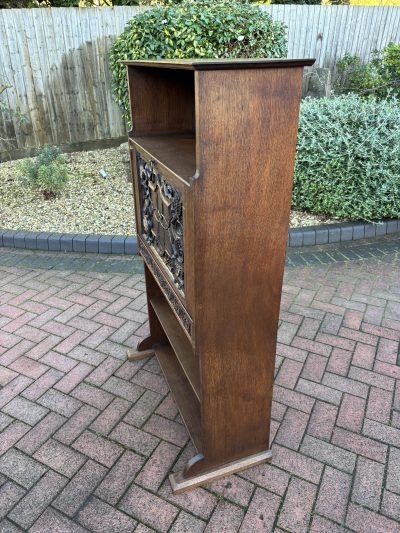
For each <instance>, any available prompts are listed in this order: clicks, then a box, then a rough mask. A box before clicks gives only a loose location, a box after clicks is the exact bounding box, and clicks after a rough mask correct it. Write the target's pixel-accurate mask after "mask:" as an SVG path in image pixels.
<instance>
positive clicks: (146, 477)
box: [135, 442, 180, 492]
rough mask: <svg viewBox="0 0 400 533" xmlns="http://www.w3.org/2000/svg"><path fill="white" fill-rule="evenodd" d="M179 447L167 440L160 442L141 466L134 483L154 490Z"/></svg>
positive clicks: (169, 466) (173, 459)
mask: <svg viewBox="0 0 400 533" xmlns="http://www.w3.org/2000/svg"><path fill="white" fill-rule="evenodd" d="M179 452H180V449H179V448H178V447H177V446H174V445H172V444H170V443H168V442H160V444H159V445H158V447H157V448H156V449H155V450H154V452H153V454H152V455H151V457H150V458H149V460H148V461H147V463H146V464H145V465H144V467H143V468H142V470H141V472H140V473H139V474H138V476H137V477H136V479H135V483H137V484H138V485H141V486H142V487H144V488H146V489H149V490H152V491H153V492H156V491H157V490H158V488H159V487H160V485H161V483H162V482H163V480H164V478H165V477H166V475H167V473H168V472H169V470H170V468H171V466H172V464H173V463H174V461H175V459H176V457H177V456H178V454H179Z"/></svg>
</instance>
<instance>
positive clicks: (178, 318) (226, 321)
mask: <svg viewBox="0 0 400 533" xmlns="http://www.w3.org/2000/svg"><path fill="white" fill-rule="evenodd" d="M312 63H313V60H284V59H282V60H177V61H126V62H125V64H126V66H127V70H128V82H129V95H130V103H131V114H132V130H131V131H130V133H129V145H130V153H131V163H132V173H133V187H134V197H135V209H136V224H137V234H138V245H139V250H140V254H141V255H142V257H143V259H144V263H145V278H146V286H147V299H148V312H149V322H150V336H149V337H148V338H146V339H144V340H143V341H142V342H141V343H140V344H139V346H138V347H137V350H136V351H133V350H131V351H130V354H129V358H130V359H131V360H133V359H138V358H142V357H146V356H148V355H150V354H153V353H154V352H155V354H156V355H157V359H158V361H159V363H160V366H161V368H162V371H163V373H164V375H165V378H166V380H167V382H168V384H169V386H170V388H171V391H172V394H173V396H174V398H175V401H176V403H177V405H178V407H179V410H180V413H181V416H182V419H183V420H184V423H185V425H186V427H187V430H188V432H189V435H190V437H191V439H192V442H193V444H194V446H195V448H196V450H197V452H198V453H197V455H196V456H195V457H193V459H192V460H190V461H189V462H188V464H187V466H186V468H185V469H184V471H183V472H180V473H178V474H173V475H171V476H170V480H171V483H172V488H173V490H174V492H181V491H183V490H186V489H188V488H191V487H194V486H197V485H199V484H202V483H205V482H207V481H210V480H212V479H217V478H219V477H222V476H224V475H227V474H230V473H232V472H237V471H239V470H242V469H244V468H247V467H249V466H253V465H255V464H258V463H261V462H263V461H266V460H268V459H269V458H270V457H271V452H270V449H269V431H270V416H271V398H272V386H273V376H274V363H275V348H276V337H277V327H278V315H279V306H280V298H281V289H282V278H283V268H284V260H285V252H286V240H287V232H288V220H289V210H290V199H291V189H292V175H293V166H294V158H295V148H296V137H297V124H298V111H299V101H300V93H301V86H302V76H303V67H304V66H308V65H312Z"/></svg>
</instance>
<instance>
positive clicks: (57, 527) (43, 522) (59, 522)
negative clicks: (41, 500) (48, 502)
mask: <svg viewBox="0 0 400 533" xmlns="http://www.w3.org/2000/svg"><path fill="white" fill-rule="evenodd" d="M45 531H46V533H50V532H51V533H53V532H54V533H67V532H68V533H87V531H88V530H87V529H86V528H83V527H81V526H79V525H78V524H76V523H75V522H72V520H69V519H68V518H67V517H65V516H63V515H62V514H61V513H59V512H58V511H56V510H55V509H52V508H51V507H48V508H47V509H46V511H45V512H44V513H43V514H42V515H41V516H40V518H39V519H38V520H37V521H36V522H35V523H34V525H33V526H32V527H31V529H30V530H29V533H44V532H45Z"/></svg>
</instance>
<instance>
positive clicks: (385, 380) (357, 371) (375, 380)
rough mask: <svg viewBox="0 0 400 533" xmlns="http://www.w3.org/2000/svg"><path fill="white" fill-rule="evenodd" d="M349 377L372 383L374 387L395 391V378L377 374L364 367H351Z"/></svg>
mask: <svg viewBox="0 0 400 533" xmlns="http://www.w3.org/2000/svg"><path fill="white" fill-rule="evenodd" d="M349 377H350V378H353V379H356V380H358V381H362V382H363V383H366V384H367V385H372V386H374V387H379V388H380V389H384V390H388V391H393V390H394V379H392V378H390V377H386V376H382V375H380V374H377V373H376V372H371V371H369V370H364V369H362V368H356V367H353V366H352V367H350V370H349Z"/></svg>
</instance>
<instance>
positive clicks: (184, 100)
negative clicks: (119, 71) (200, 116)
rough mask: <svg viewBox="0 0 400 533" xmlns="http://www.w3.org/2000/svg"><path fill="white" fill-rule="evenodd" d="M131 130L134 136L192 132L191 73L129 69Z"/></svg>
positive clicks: (192, 75)
mask: <svg viewBox="0 0 400 533" xmlns="http://www.w3.org/2000/svg"><path fill="white" fill-rule="evenodd" d="M128 79H129V97H130V103H131V116H132V132H133V133H134V134H135V135H159V134H165V133H183V132H193V131H194V122H195V112H194V73H193V72H191V71H185V70H175V71H172V70H171V71H163V70H160V69H156V68H141V67H137V68H129V70H128Z"/></svg>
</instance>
